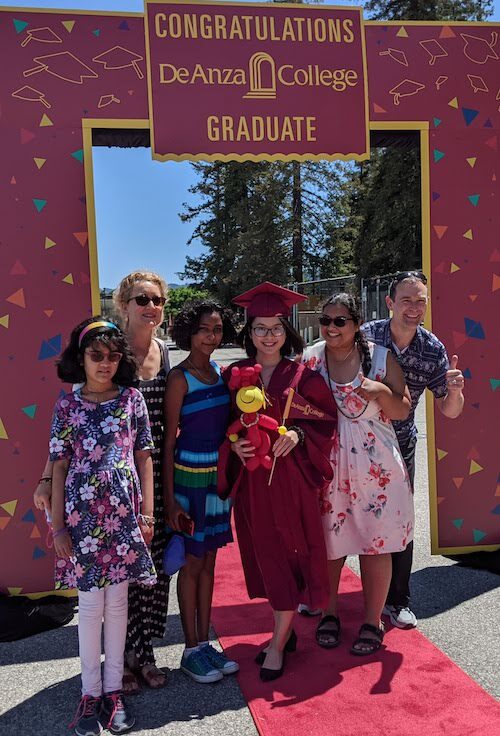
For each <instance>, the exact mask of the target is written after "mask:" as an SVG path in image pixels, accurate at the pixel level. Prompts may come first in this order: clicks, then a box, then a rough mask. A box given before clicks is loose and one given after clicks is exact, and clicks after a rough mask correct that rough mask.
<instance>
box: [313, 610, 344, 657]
mask: <svg viewBox="0 0 500 736" xmlns="http://www.w3.org/2000/svg"><path fill="white" fill-rule="evenodd" d="M332 624H333V626H332ZM340 631H341V626H340V619H339V618H338V616H334V615H333V614H329V615H327V616H323V618H322V619H321V621H320V622H319V624H318V627H317V629H316V641H317V642H318V644H319V646H320V647H323V649H335V647H338V645H339V644H340Z"/></svg>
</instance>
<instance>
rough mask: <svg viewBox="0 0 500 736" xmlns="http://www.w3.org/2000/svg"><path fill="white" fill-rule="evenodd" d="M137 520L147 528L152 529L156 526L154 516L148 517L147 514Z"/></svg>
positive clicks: (139, 516) (141, 515)
mask: <svg viewBox="0 0 500 736" xmlns="http://www.w3.org/2000/svg"><path fill="white" fill-rule="evenodd" d="M137 519H138V520H139V521H141V522H142V523H143V524H146V526H149V527H152V526H154V525H155V517H154V516H148V515H147V514H139V515H138V516H137Z"/></svg>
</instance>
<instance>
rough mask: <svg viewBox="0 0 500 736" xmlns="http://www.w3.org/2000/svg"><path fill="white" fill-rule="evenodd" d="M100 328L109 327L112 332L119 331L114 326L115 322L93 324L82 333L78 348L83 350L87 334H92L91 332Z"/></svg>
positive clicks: (102, 321)
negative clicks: (83, 342)
mask: <svg viewBox="0 0 500 736" xmlns="http://www.w3.org/2000/svg"><path fill="white" fill-rule="evenodd" d="M98 327H107V328H108V329H110V330H118V327H117V326H116V325H115V324H113V322H105V321H104V320H101V321H100V322H91V323H90V324H89V325H87V326H86V327H84V328H83V330H82V331H81V332H80V335H79V337H78V347H79V348H81V346H82V341H83V338H84V337H85V335H86V334H87V332H90V330H97V328H98Z"/></svg>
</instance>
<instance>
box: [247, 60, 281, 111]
mask: <svg viewBox="0 0 500 736" xmlns="http://www.w3.org/2000/svg"><path fill="white" fill-rule="evenodd" d="M248 70H249V76H250V89H249V91H248V92H247V93H246V95H243V99H246V100H275V99H276V64H275V63H274V59H273V57H272V56H270V55H269V54H266V53H265V52H264V51H257V52H256V53H255V54H253V56H251V57H250V59H249V61H248Z"/></svg>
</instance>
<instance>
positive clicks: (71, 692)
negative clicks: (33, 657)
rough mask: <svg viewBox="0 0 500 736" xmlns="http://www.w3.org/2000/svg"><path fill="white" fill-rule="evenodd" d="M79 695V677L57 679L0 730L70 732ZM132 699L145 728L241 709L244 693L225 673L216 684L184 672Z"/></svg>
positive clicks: (4, 718) (6, 734)
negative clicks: (159, 688) (162, 687)
mask: <svg viewBox="0 0 500 736" xmlns="http://www.w3.org/2000/svg"><path fill="white" fill-rule="evenodd" d="M79 699H80V677H79V676H76V677H71V678H70V679H67V680H63V681H61V682H58V683H56V684H55V685H52V686H51V687H48V688H45V689H44V690H41V691H40V692H38V693H36V694H35V695H33V696H32V697H31V698H28V699H27V700H25V701H23V702H22V703H20V704H19V705H17V706H15V707H14V708H11V709H10V710H8V711H7V712H5V713H4V714H3V715H1V716H0V733H1V734H2V736H19V735H20V734H35V733H36V734H42V736H48V735H49V734H50V736H67V734H68V732H69V724H70V723H71V721H72V719H73V716H74V714H75V712H76V709H77V707H78V702H79ZM128 703H129V705H130V707H131V709H132V711H133V713H134V714H135V716H136V718H137V724H136V727H135V728H134V730H140V731H141V732H142V731H143V730H144V731H147V730H149V729H151V730H156V729H162V727H164V726H166V725H168V724H170V723H175V722H179V721H188V722H191V721H201V720H203V719H204V718H209V717H210V716H213V715H216V714H218V713H223V712H226V713H227V712H228V711H231V710H233V711H237V710H240V709H241V708H242V699H241V693H240V690H239V687H238V683H237V680H236V679H235V678H234V677H225V678H224V680H222V681H221V682H220V683H214V684H213V685H199V684H197V683H195V682H193V681H192V680H191V679H189V678H188V677H186V675H184V674H183V673H182V672H180V670H175V671H173V672H171V673H170V676H169V681H168V685H167V687H166V688H164V689H162V690H145V691H143V692H141V693H140V694H139V695H138V696H136V697H134V698H131V697H130V698H128ZM27 724H30V725H27ZM161 733H164V731H163V730H162V731H161Z"/></svg>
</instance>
